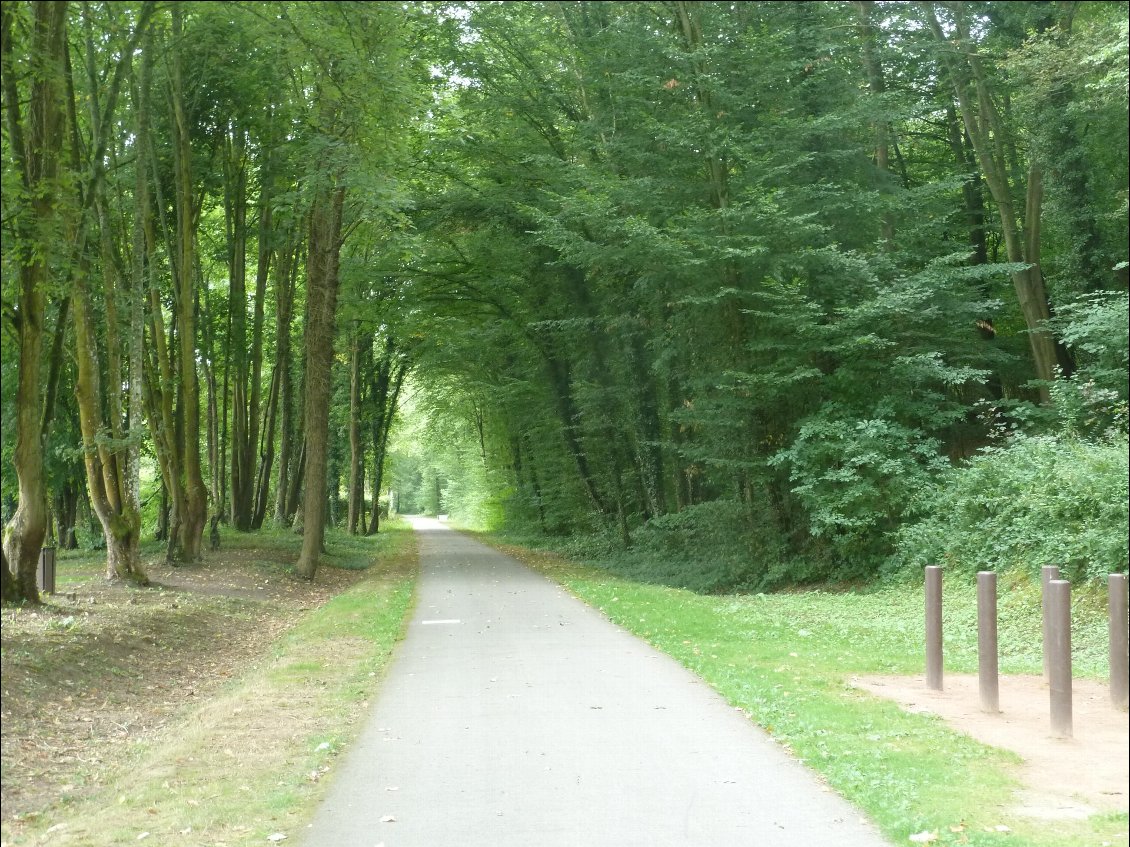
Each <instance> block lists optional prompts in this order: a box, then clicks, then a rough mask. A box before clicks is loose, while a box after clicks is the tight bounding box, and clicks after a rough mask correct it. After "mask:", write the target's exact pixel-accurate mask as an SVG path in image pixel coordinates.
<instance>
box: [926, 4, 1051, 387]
mask: <svg viewBox="0 0 1130 847" xmlns="http://www.w3.org/2000/svg"><path fill="white" fill-rule="evenodd" d="M963 5H964V4H957V5H956V6H955V7H954V21H955V31H954V40H953V41H951V40H950V39H949V38H947V37H946V35H945V32H944V30H943V29H942V25H941V23H940V22H939V21H938V17H937V15H936V13H935V11H934V8H933V5H932V4H931V5H929V6H928V7H927V9H926V17H927V23H928V24H929V26H930V29H931V30H932V32H933V33H934V37H935V39H936V40H937V42H938V43H939V44H940V45H943V51H942V56H943V60H944V62H945V65H946V68H947V70H948V74H949V78H950V82H951V84H952V85H953V89H954V94H955V96H956V99H957V103H958V107H959V109H960V111H961V117H962V120H963V121H964V123H965V129H966V132H968V134H969V139H970V141H971V142H972V144H973V149H974V151H975V152H976V154H977V160H978V162H979V163H980V165H981V173H982V174H983V175H984V177H985V182H986V183H987V184H988V186H989V193H990V194H991V195H992V197H993V200H994V201H995V202H996V204H997V214H998V215H999V217H1000V222H1001V234H1002V236H1003V238H1004V242H1005V250H1006V251H1007V254H1008V260H1009V261H1010V262H1013V263H1017V264H1024V265H1027V268H1025V269H1024V270H1021V271H1016V272H1014V273H1013V274H1012V283H1013V288H1014V290H1015V291H1016V298H1017V301H1018V302H1019V304H1020V312H1021V314H1022V315H1023V317H1024V322H1025V324H1026V325H1027V327H1028V343H1029V347H1030V349H1031V352H1032V361H1033V364H1034V365H1035V371H1036V377H1037V379H1039V380H1040V381H1041V382H1043V383H1045V385H1043V386H1041V388H1040V395H1041V397H1042V399H1043V400H1044V401H1045V402H1046V401H1047V400H1048V398H1049V392H1048V389H1047V387H1046V384H1047V383H1050V382H1051V381H1052V380H1053V379H1055V376H1056V368H1057V366H1059V365H1060V363H1061V362H1060V356H1061V354H1060V352H1059V351H1058V350H1057V345H1056V342H1055V339H1054V337H1053V336H1052V334H1051V332H1050V331H1049V330H1048V328H1047V321H1048V318H1049V317H1050V316H1051V311H1050V308H1049V305H1048V295H1047V291H1046V289H1045V287H1044V277H1043V274H1042V272H1041V270H1040V214H1041V211H1042V209H1041V206H1042V199H1043V182H1042V177H1041V171H1040V166H1039V164H1038V163H1037V162H1032V163H1031V165H1030V167H1029V171H1028V180H1027V186H1026V187H1025V191H1024V194H1025V205H1024V217H1023V219H1021V217H1020V215H1019V213H1018V212H1017V209H1016V207H1015V204H1014V203H1013V194H1012V181H1011V180H1010V167H1009V165H1010V158H1009V156H1008V148H1009V145H1010V144H1011V136H1010V134H1009V133H1008V131H1007V129H1006V127H1005V125H1004V121H1003V119H1002V117H1001V114H1000V111H999V110H998V108H997V104H996V102H995V99H994V97H993V95H992V92H991V90H990V87H989V84H988V81H987V77H986V74H985V71H984V68H983V67H982V65H981V58H980V57H979V56H978V55H976V54H975V53H974V52H972V51H971V50H970V49H969V47H968V45H969V44H970V40H969V32H968V21H967V20H966V14H965V9H964V8H963Z"/></svg>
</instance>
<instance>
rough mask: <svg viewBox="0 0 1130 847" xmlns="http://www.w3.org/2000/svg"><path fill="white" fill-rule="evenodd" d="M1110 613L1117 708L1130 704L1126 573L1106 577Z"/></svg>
mask: <svg viewBox="0 0 1130 847" xmlns="http://www.w3.org/2000/svg"><path fill="white" fill-rule="evenodd" d="M1106 585H1107V610H1108V612H1109V613H1110V702H1111V705H1113V706H1114V708H1116V709H1125V708H1127V706H1128V705H1130V676H1128V675H1130V671H1128V669H1127V662H1128V659H1127V655H1128V650H1127V635H1126V627H1127V619H1126V574H1123V573H1112V574H1110V575H1108V576H1107V578H1106Z"/></svg>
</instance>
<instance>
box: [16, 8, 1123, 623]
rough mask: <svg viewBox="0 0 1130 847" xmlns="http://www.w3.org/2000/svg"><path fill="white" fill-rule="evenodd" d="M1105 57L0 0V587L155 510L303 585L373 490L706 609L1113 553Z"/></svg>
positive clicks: (654, 18)
mask: <svg viewBox="0 0 1130 847" xmlns="http://www.w3.org/2000/svg"><path fill="white" fill-rule="evenodd" d="M1127 41H1128V39H1127V8H1126V5H1125V4H1123V3H1113V2H1111V3H1108V2H1094V3H1083V4H1076V3H1035V2H1020V3H1015V2H1009V3H1004V2H946V3H941V2H939V3H909V2H871V1H870V0H859V2H820V3H804V2H784V3H779V2H774V3H758V2H750V3H722V2H695V3H690V2H683V0H654V2H633V3H620V2H611V3H591V2H526V3H494V2H469V3H444V2H437V3H432V2H419V3H407V4H386V3H363V2H336V3H329V2H325V3H323V2H310V3H295V2H262V3H225V4H212V3H203V2H179V1H178V2H167V3H153V2H113V3H105V2H61V0H54V2H41V3H31V2H7V3H5V4H4V7H3V78H4V82H3V87H2V93H3V111H4V124H3V162H2V164H3V231H2V239H3V264H2V272H3V290H2V296H3V305H4V324H3V334H2V338H0V343H2V345H3V365H2V367H3V394H2V398H0V399H2V403H3V433H2V435H3V438H2V447H3V466H2V468H3V477H2V491H0V495H2V500H3V502H2V505H3V509H4V517H5V520H6V529H5V535H4V554H5V562H6V565H5V567H4V568H3V569H2V574H3V578H4V596H5V598H6V599H22V600H27V601H32V602H34V601H36V600H37V599H38V593H37V590H36V586H35V573H34V571H35V560H36V557H37V556H38V551H39V548H40V547H41V546H42V545H43V544H44V543H45V539H49V540H54V541H55V542H56V543H59V544H62V545H69V544H75V543H96V542H97V543H104V544H105V545H106V549H107V559H108V564H107V575H108V576H109V577H111V578H126V579H132V580H135V581H137V582H145V580H146V575H145V570H144V564H143V562H142V561H141V559H140V557H139V555H138V552H137V551H138V541H139V538H140V537H141V536H142V534H143V533H156V534H157V535H158V536H159V537H160V538H162V539H164V540H166V541H167V545H168V546H167V555H168V557H169V559H170V561H175V562H190V561H194V560H196V559H198V558H199V557H200V556H202V555H205V553H204V552H203V549H202V548H203V543H202V539H203V536H204V533H205V531H206V527H207V526H208V525H209V522H211V527H212V529H213V531H214V530H215V527H216V524H217V522H221V521H222V522H227V523H230V524H231V525H232V526H233V527H234V528H235V529H237V530H240V531H252V530H254V529H256V528H258V527H261V526H262V525H263V524H264V522H266V521H268V520H269V521H275V522H278V523H282V524H287V525H293V526H295V527H296V528H297V529H299V530H300V531H302V532H303V536H304V538H303V541H304V543H303V551H302V555H301V557H300V559H299V562H298V565H297V568H298V570H299V572H300V573H302V574H303V575H304V576H306V577H308V578H313V577H314V575H315V572H316V569H317V565H318V558H319V555H320V553H321V552H322V546H323V530H324V527H325V526H326V524H327V523H329V522H333V523H341V524H342V525H344V526H346V527H347V528H348V529H349V531H351V532H370V533H371V532H376V531H377V530H378V528H379V522H380V516H381V513H382V509H387V508H390V507H391V508H393V509H396V508H400V509H401V510H419V511H431V512H433V513H450V514H451V515H452V516H454V517H455V518H457V519H459V520H461V521H462V522H464V523H465V524H468V525H473V526H478V527H481V528H491V529H500V528H505V529H509V530H511V531H526V532H531V533H534V532H536V533H539V534H541V535H544V536H549V537H554V536H556V537H560V538H571V539H574V541H576V542H577V543H581V542H583V543H584V544H585V545H587V548H586V549H589V550H620V551H629V554H630V555H641V556H659V557H661V558H663V559H664V561H665V562H667V563H668V565H667V566H666V567H669V570H670V573H669V574H668V576H667V577H665V578H669V579H671V580H674V581H676V582H678V583H679V584H685V585H691V586H695V587H701V588H703V589H719V588H746V589H755V588H763V587H766V586H771V585H774V584H779V583H782V582H790V581H803V580H812V579H837V578H852V579H855V578H871V577H873V576H875V575H876V574H878V573H881V572H884V571H885V570H890V569H897V568H900V567H904V566H908V565H910V564H920V563H922V562H923V561H927V560H929V561H950V562H953V563H956V564H962V565H968V566H970V567H973V566H975V565H977V566H980V565H985V564H988V565H991V566H999V567H1006V566H1013V565H1018V564H1027V565H1029V566H1038V565H1040V564H1043V563H1044V562H1043V559H1046V558H1055V559H1057V560H1058V561H1059V562H1060V563H1062V564H1063V565H1064V566H1065V567H1067V568H1069V569H1072V568H1074V569H1075V570H1076V571H1077V572H1078V573H1081V574H1086V575H1097V574H1100V573H1105V572H1106V571H1107V570H1111V569H1116V570H1125V568H1126V559H1127V547H1126V540H1125V539H1126V536H1125V532H1124V530H1125V525H1126V521H1127V505H1126V503H1127V495H1126V475H1127V474H1126V454H1127V449H1126V445H1127V435H1126V433H1127V367H1128V352H1127V351H1128V347H1130V345H1128V342H1127V319H1126V314H1127V281H1128V273H1127V259H1128V243H1127V229H1128V227H1127V216H1128V206H1127V183H1128V174H1130V170H1128V163H1127V150H1128V148H1130V144H1128V138H1127V125H1128V119H1127V115H1128V99H1127V90H1128V86H1127V82H1128V80H1127V70H1126V69H1127V61H1128V48H1127ZM1068 477H1070V483H1067V482H1063V480H1065V479H1067V478H1068ZM390 491H391V492H394V494H393V496H392V500H393V502H391V503H390V502H389V492H390ZM1068 492H1070V494H1069V493H1068ZM1056 503H1059V504H1060V505H1059V506H1057V505H1055V504H1056ZM1014 513H1015V515H1014V517H1015V519H1010V518H1009V517H1008V516H1009V515H1013V514H1014ZM88 516H89V518H88ZM958 516H960V517H958ZM92 522H93V523H92ZM99 539H101V540H99ZM978 554H979V555H980V562H977V563H975V562H972V561H970V559H972V558H976V557H977V556H978Z"/></svg>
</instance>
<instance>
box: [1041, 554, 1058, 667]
mask: <svg viewBox="0 0 1130 847" xmlns="http://www.w3.org/2000/svg"><path fill="white" fill-rule="evenodd" d="M1053 579H1059V568H1057V567H1056V566H1055V565H1044V566H1043V567H1042V568H1040V598H1041V607H1042V612H1043V620H1044V682H1047V681H1048V680H1049V679H1050V678H1051V677H1049V676H1048V651H1049V650H1050V649H1051V648H1050V646H1049V642H1048V583H1049V582H1051V581H1052V580H1053Z"/></svg>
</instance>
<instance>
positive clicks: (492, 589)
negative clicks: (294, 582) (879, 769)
mask: <svg viewBox="0 0 1130 847" xmlns="http://www.w3.org/2000/svg"><path fill="white" fill-rule="evenodd" d="M412 520H413V524H414V527H415V529H416V530H417V531H418V532H419V533H420V563H421V576H420V583H419V586H418V589H417V591H418V604H417V607H416V611H415V615H414V617H413V619H412V622H411V624H410V626H409V632H408V636H407V638H406V639H405V641H404V642H403V643H402V644H401V645H400V646H399V648H398V651H397V654H396V656H395V657H394V659H393V664H392V666H391V668H390V669H389V673H388V678H387V679H386V680H385V681H384V683H383V685H382V687H381V690H380V692H379V694H378V696H377V699H376V702H375V703H374V705H373V709H372V712H371V714H370V716H369V718H368V724H367V725H366V727H365V729H364V730H363V731H362V734H361V736H360V738H359V740H358V741H357V743H356V744H355V746H354V747H353V748H352V749H351V750H350V751H349V752H348V753H347V754H346V755H345V756H344V757H343V760H342V762H341V764H340V765H339V766H338V767H337V768H335V771H336V773H334V774H333V776H332V779H333V782H332V784H331V785H330V788H329V794H328V796H327V798H326V800H325V802H324V803H323V804H322V806H321V807H320V808H319V809H318V811H317V813H316V815H315V817H314V820H313V823H312V824H311V825H310V827H309V829H307V830H306V832H305V833H304V834H303V835H302V839H304V840H302V843H304V844H305V845H307V847H377V845H381V844H383V845H385V847H667V845H680V847H743V846H744V845H750V847H754V845H756V847H798V846H799V845H804V846H807V845H835V847H889V843H888V842H887V841H886V840H885V839H883V838H882V837H881V836H880V835H879V834H878V831H877V830H876V829H875V828H874V827H873V826H872V825H871V824H869V823H867V822H865V821H863V820H862V819H861V817H860V813H859V812H858V811H857V810H856V809H855V808H853V807H852V806H851V805H850V804H848V803H847V802H846V801H844V800H843V799H842V798H840V797H839V796H838V795H835V794H833V793H831V792H830V791H829V790H828V789H827V788H826V787H824V786H823V785H821V783H820V782H819V781H818V780H817V778H816V777H815V776H814V775H813V774H812V773H811V772H810V771H808V770H807V769H806V768H804V767H803V766H802V765H801V764H799V763H798V762H796V761H795V760H793V759H791V758H790V757H789V756H788V755H786V754H785V753H784V752H783V751H782V750H781V749H780V748H779V747H778V746H777V745H776V744H775V743H774V742H773V741H772V740H771V739H770V738H769V737H768V736H767V735H766V734H765V733H764V732H762V731H761V730H760V729H758V728H757V727H756V726H754V725H753V724H751V723H750V722H749V721H748V720H747V719H746V718H745V717H744V716H743V715H742V714H741V713H740V712H738V711H736V710H735V709H733V708H731V707H730V706H728V705H727V704H726V703H725V701H724V700H722V698H721V697H720V696H719V695H718V694H716V693H715V692H714V691H713V690H712V689H711V688H710V687H709V686H707V685H706V684H705V683H704V682H702V681H701V680H699V679H698V678H697V677H695V676H694V675H693V674H691V673H690V672H689V671H687V670H686V669H685V668H683V667H682V666H681V665H679V664H678V663H677V662H675V661H674V660H673V659H671V658H669V657H668V656H665V655H664V654H662V653H659V652H657V651H656V650H654V649H652V648H651V647H650V646H649V645H648V644H646V643H644V642H643V641H640V640H639V639H638V638H636V637H634V636H632V635H629V634H628V633H626V632H624V631H623V630H621V629H620V628H618V627H616V626H615V625H613V624H612V623H610V622H609V621H608V620H607V619H606V618H604V617H603V616H602V615H601V614H600V613H599V612H597V611H595V610H593V609H591V608H589V607H588V606H586V605H585V604H583V603H581V602H580V601H579V600H577V599H575V598H573V597H571V596H570V595H569V594H568V593H567V592H566V591H565V590H564V589H562V588H561V587H560V586H558V585H556V584H555V583H553V582H551V581H550V580H548V579H545V578H544V577H542V576H540V575H538V574H535V573H534V572H533V571H531V570H529V569H528V568H526V567H525V566H523V565H521V564H520V563H518V562H516V561H515V560H514V559H512V558H510V557H507V556H504V555H502V554H500V553H498V552H496V551H494V550H492V549H490V548H489V547H486V546H484V545H482V544H480V543H478V542H477V541H474V540H472V539H470V538H468V537H466V536H463V535H461V534H459V533H457V532H453V531H451V530H450V529H448V528H447V527H446V526H445V525H444V524H443V523H441V522H439V521H435V520H428V519H425V518H414V519H412Z"/></svg>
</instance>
